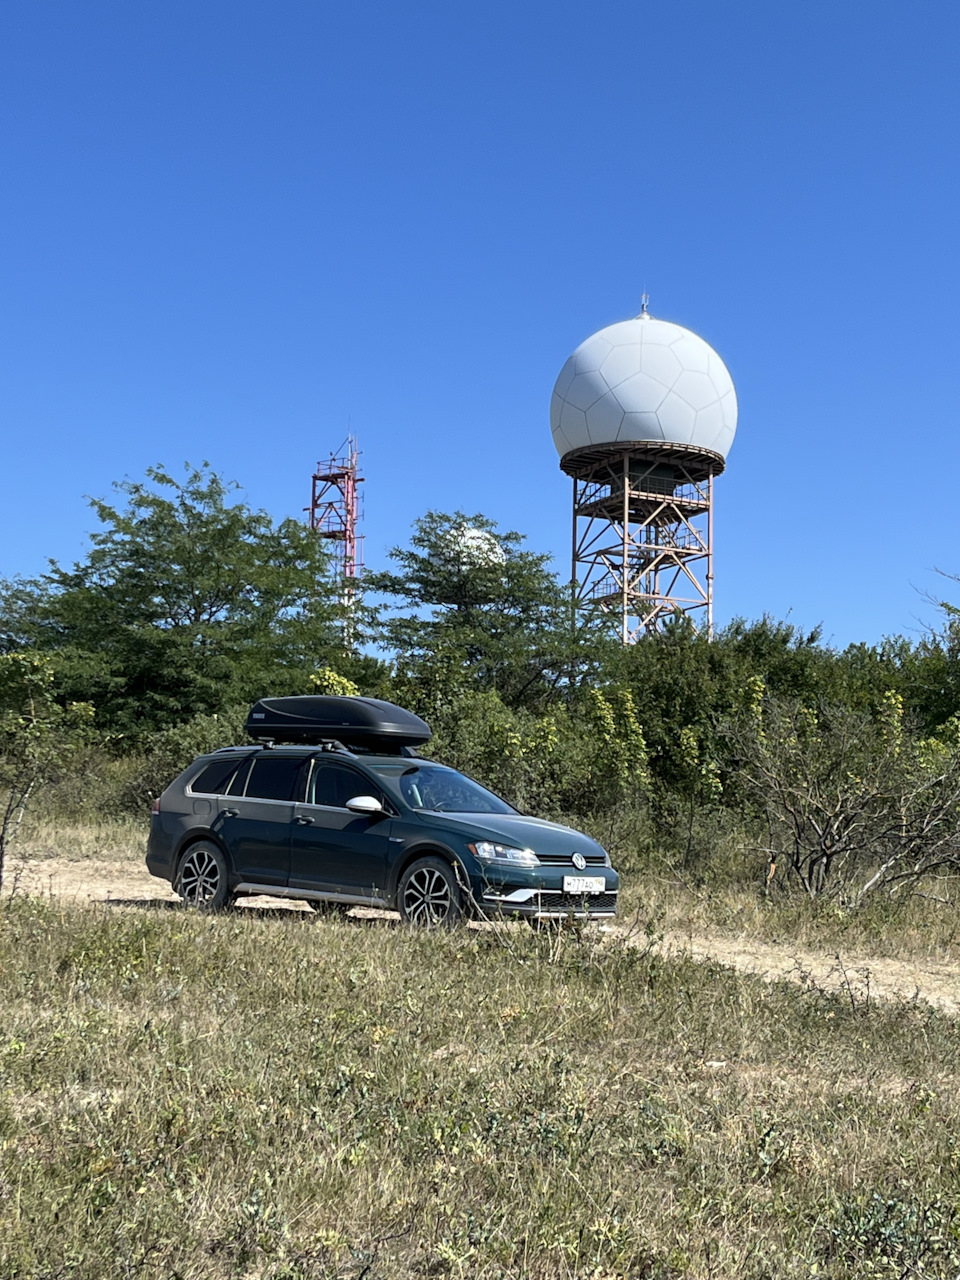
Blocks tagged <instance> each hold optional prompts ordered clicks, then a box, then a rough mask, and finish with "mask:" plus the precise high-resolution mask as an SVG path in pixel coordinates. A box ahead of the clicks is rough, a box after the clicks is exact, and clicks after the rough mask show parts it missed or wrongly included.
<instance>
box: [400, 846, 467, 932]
mask: <svg viewBox="0 0 960 1280" xmlns="http://www.w3.org/2000/svg"><path fill="white" fill-rule="evenodd" d="M397 906H398V907H399V909H400V916H401V918H402V919H403V921H404V922H405V923H406V924H414V925H418V926H420V927H421V928H426V929H452V928H453V926H454V925H456V924H459V923H460V921H461V920H462V919H463V895H462V894H461V892H460V885H459V883H458V881H457V875H456V872H455V871H454V869H453V867H451V865H450V863H449V862H446V861H445V860H444V859H443V858H420V859H419V860H418V861H417V862H414V863H411V865H410V866H409V867H407V869H406V871H405V872H404V873H403V875H402V876H401V877H400V885H399V887H398V889H397Z"/></svg>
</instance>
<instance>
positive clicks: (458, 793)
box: [372, 761, 517, 813]
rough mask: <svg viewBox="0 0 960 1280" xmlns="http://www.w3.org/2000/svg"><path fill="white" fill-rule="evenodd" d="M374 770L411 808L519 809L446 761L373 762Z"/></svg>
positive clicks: (452, 810) (460, 810)
mask: <svg viewBox="0 0 960 1280" xmlns="http://www.w3.org/2000/svg"><path fill="white" fill-rule="evenodd" d="M372 768H373V769H374V771H375V772H376V773H377V774H379V775H380V777H382V778H383V780H384V782H385V783H386V784H387V785H388V786H389V787H390V789H391V790H392V791H394V792H398V793H399V794H400V795H401V796H402V797H403V799H404V801H405V802H406V804H408V805H409V806H410V808H411V809H429V810H430V811H432V812H434V813H516V812H517V811H516V809H514V808H512V807H511V806H510V805H508V804H507V802H506V801H505V800H501V799H500V797H499V796H495V795H494V794H493V792H492V791H488V790H487V789H486V787H481V785H480V783H479V782H474V781H473V779H472V778H467V777H464V775H463V774H462V773H457V771H456V769H448V768H447V766H446V765H443V764H428V763H427V762H426V761H424V762H423V763H422V764H414V765H406V767H398V766H397V765H379V766H378V765H373V766H372Z"/></svg>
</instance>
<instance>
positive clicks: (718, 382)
mask: <svg viewBox="0 0 960 1280" xmlns="http://www.w3.org/2000/svg"><path fill="white" fill-rule="evenodd" d="M550 426H551V428H552V430H553V442H554V444H555V445H556V446H557V452H558V453H559V454H560V456H561V458H562V457H563V455H564V454H565V453H569V452H570V450H571V449H583V448H587V447H589V446H590V445H598V444H613V443H618V442H621V441H622V442H624V443H626V442H628V441H636V442H642V441H651V442H656V443H663V442H666V443H669V444H683V445H692V446H693V447H694V448H701V449H709V450H710V451H711V452H713V453H719V454H720V455H721V456H722V457H724V458H725V457H726V456H727V453H728V452H729V450H730V446H731V444H733V436H734V433H735V431H736V429H737V393H736V391H735V390H734V387H733V379H732V378H731V377H730V374H729V373H728V372H727V366H726V365H725V364H724V363H723V361H722V360H721V359H720V357H719V356H718V355H717V353H716V352H715V351H714V349H713V348H712V347H711V346H710V345H709V344H708V343H706V342H704V340H703V339H702V338H699V337H697V335H696V334H695V333H691V331H690V330H689V329H684V328H683V326H682V325H679V324H671V323H670V322H669V321H668V320H655V319H654V318H653V317H652V316H649V315H647V314H643V315H640V316H637V318H636V319H635V320H622V321H620V323H619V324H611V325H608V326H607V328H606V329H601V330H600V331H599V333H595V334H594V335H593V337H591V338H587V340H586V342H582V343H581V344H580V346H579V347H577V349H576V351H574V353H573V355H572V356H571V357H570V359H569V360H568V361H567V363H566V364H565V365H564V366H563V368H562V369H561V370H560V377H559V378H558V379H557V382H556V386H555V387H554V389H553V399H552V400H551V402H550Z"/></svg>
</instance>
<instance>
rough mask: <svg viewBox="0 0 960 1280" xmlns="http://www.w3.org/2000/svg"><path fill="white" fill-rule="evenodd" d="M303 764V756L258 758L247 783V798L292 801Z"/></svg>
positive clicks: (263, 756) (265, 756)
mask: <svg viewBox="0 0 960 1280" xmlns="http://www.w3.org/2000/svg"><path fill="white" fill-rule="evenodd" d="M302 764H303V758H302V757H301V756H274V755H262V756H257V758H256V760H254V762H253V767H252V768H251V770H250V778H249V780H248V782H247V790H246V795H247V796H255V797H256V798H257V799H258V800H292V799H293V798H294V787H295V786H296V783H297V779H298V778H299V776H300V767H301V765H302Z"/></svg>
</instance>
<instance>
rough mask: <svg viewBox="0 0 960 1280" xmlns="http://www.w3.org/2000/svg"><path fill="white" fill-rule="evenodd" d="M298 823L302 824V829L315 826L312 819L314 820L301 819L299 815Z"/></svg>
mask: <svg viewBox="0 0 960 1280" xmlns="http://www.w3.org/2000/svg"><path fill="white" fill-rule="evenodd" d="M297 822H299V823H300V825H301V827H312V826H313V819H312V818H301V817H300V816H299V814H298V815H297Z"/></svg>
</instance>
